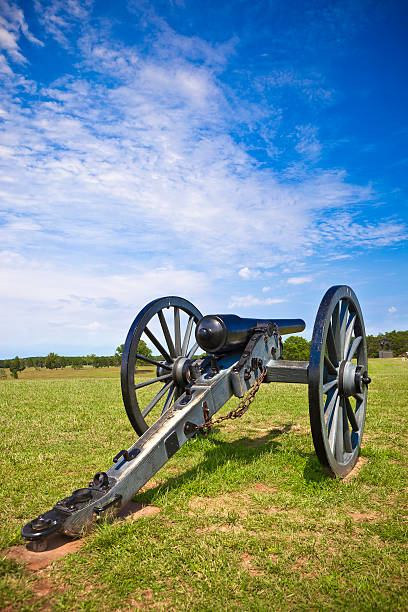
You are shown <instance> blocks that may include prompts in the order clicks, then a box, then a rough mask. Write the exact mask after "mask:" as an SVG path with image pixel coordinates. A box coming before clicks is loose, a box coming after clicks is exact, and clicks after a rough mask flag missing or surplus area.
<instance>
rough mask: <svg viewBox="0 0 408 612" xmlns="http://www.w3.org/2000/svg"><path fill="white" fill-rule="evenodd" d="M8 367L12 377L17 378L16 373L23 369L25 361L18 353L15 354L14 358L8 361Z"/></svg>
mask: <svg viewBox="0 0 408 612" xmlns="http://www.w3.org/2000/svg"><path fill="white" fill-rule="evenodd" d="M9 369H10V372H11V375H12V377H13V378H18V373H19V372H22V371H23V370H25V363H24V361H23V360H22V359H20V358H19V357H18V355H16V356H15V357H14V359H12V360H11V361H10V366H9Z"/></svg>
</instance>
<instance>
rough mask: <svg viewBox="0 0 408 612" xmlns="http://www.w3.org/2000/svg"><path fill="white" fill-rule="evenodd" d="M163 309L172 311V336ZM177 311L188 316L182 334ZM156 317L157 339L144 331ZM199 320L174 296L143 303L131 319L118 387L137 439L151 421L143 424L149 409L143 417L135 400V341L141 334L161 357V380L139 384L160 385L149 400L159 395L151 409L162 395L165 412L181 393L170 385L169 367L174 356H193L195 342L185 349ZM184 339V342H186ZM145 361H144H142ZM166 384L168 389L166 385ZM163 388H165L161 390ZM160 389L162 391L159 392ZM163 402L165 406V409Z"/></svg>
mask: <svg viewBox="0 0 408 612" xmlns="http://www.w3.org/2000/svg"><path fill="white" fill-rule="evenodd" d="M165 309H166V310H167V309H173V321H174V334H172V333H171V331H170V328H169V327H168V325H167V323H166V319H165V318H164V314H163V311H164V310H165ZM180 311H182V312H184V313H185V314H186V315H187V316H188V323H187V327H186V329H185V330H184V334H182V332H181V329H180ZM160 313H161V314H160ZM156 316H157V318H158V319H159V323H160V327H161V330H162V332H163V334H162V337H157V336H159V334H157V333H155V334H153V333H152V332H151V330H150V329H149V328H148V324H149V323H150V322H151V321H152V320H153V319H154V318H155V317H156ZM160 317H162V318H160ZM201 318H202V315H201V313H200V311H199V310H198V309H197V308H196V307H195V306H194V305H193V304H192V303H191V302H189V301H188V300H185V299H184V298H180V297H177V296H169V297H164V298H158V299H156V300H153V301H152V302H150V303H149V304H147V305H146V306H145V307H144V308H143V309H142V310H141V311H140V312H139V314H138V315H137V316H136V318H135V319H134V321H133V323H132V325H131V327H130V329H129V332H128V334H127V337H126V341H125V345H124V349H123V353H122V362H121V387H122V397H123V403H124V405H125V410H126V413H127V415H128V418H129V421H130V423H131V425H132V427H133V429H134V430H135V431H136V433H137V434H138V435H140V436H141V435H142V434H143V433H144V432H145V431H147V430H148V429H149V427H151V425H152V424H153V422H154V421H153V422H151V423H150V424H149V423H148V421H146V417H147V416H148V414H149V412H150V410H149V411H148V413H147V414H145V413H146V408H145V409H144V410H143V409H141V407H140V405H139V401H138V398H137V390H138V389H137V385H136V384H135V365H136V360H137V359H138V358H139V356H138V353H137V348H138V345H139V341H140V340H141V339H143V338H142V335H143V334H145V336H146V337H147V338H148V339H149V340H150V341H151V342H152V343H153V345H154V346H155V347H156V349H157V351H158V352H159V354H160V355H161V356H162V357H163V361H164V362H165V364H166V365H163V369H165V372H166V374H163V376H162V377H158V376H156V377H155V378H154V379H151V380H152V381H153V382H150V383H143V384H142V386H148V384H154V383H155V382H162V383H163V387H162V389H161V390H160V391H159V392H158V393H157V394H156V395H155V396H154V398H153V399H155V398H156V397H157V395H159V394H161V395H160V398H159V399H158V400H157V401H156V402H155V404H154V405H153V407H154V406H155V405H156V404H158V403H159V402H160V401H161V400H162V399H163V398H164V397H165V396H166V400H165V401H164V408H163V411H164V409H166V410H167V409H168V408H169V407H170V406H171V405H172V404H173V403H174V401H175V400H176V399H177V396H178V397H179V396H180V395H181V392H182V391H183V390H182V389H181V388H180V387H179V386H178V385H177V384H176V383H175V382H174V380H173V378H172V369H173V364H174V362H175V360H176V359H177V358H178V357H181V356H182V353H183V351H184V352H185V355H184V356H186V357H193V355H194V354H195V353H196V351H197V349H198V345H197V343H194V344H193V347H190V348H189V342H190V340H191V338H193V339H194V338H195V336H194V331H195V329H194V327H195V325H196V324H197V322H198V321H199V320H200V319H201ZM163 319H164V323H163ZM177 320H178V321H179V332H178V333H177V332H176V329H177ZM156 323H157V321H156ZM166 327H167V330H166ZM163 328H164V329H163ZM146 330H147V331H146ZM167 334H169V335H170V339H169V338H168V337H166V335H167ZM187 336H188V339H187V341H186V338H187ZM163 338H164V340H163ZM154 340H155V341H154ZM145 360H146V361H147V359H146V358H145ZM147 363H148V361H147ZM157 365H158V366H159V365H160V364H159V363H158V364H157ZM167 372H168V375H167ZM169 383H170V386H168V385H169ZM172 385H173V387H174V393H173V396H171V393H172V391H173V388H172ZM135 387H136V389H135ZM165 387H167V388H166V389H165ZM139 388H140V387H139ZM176 388H177V390H176ZM163 389H165V390H164V391H163ZM168 400H169V401H168ZM152 401H153V400H152ZM166 402H167V403H168V405H167V407H166ZM150 403H151V402H150ZM148 407H149V406H147V408H148Z"/></svg>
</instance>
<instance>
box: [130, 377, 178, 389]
mask: <svg viewBox="0 0 408 612" xmlns="http://www.w3.org/2000/svg"><path fill="white" fill-rule="evenodd" d="M169 378H171V374H165V375H164V376H158V377H157V378H151V379H150V380H145V381H143V382H141V383H138V384H137V385H135V389H141V388H142V387H147V386H148V385H153V384H154V383H157V382H160V381H161V380H168V379H169Z"/></svg>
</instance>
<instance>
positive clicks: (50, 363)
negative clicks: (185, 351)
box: [0, 340, 162, 378]
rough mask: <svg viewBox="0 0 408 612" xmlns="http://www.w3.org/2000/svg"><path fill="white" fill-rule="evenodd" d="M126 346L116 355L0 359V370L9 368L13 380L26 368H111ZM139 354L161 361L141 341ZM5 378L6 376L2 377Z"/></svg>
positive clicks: (55, 355) (115, 364) (54, 355)
mask: <svg viewBox="0 0 408 612" xmlns="http://www.w3.org/2000/svg"><path fill="white" fill-rule="evenodd" d="M123 348H124V345H123V344H121V345H120V346H118V347H117V349H116V351H115V354H114V355H107V356H104V355H101V356H99V355H95V354H92V355H86V356H80V357H65V356H63V355H57V354H56V353H49V354H48V355H47V356H46V357H24V358H20V357H18V356H16V357H14V359H0V369H2V370H3V369H4V368H8V369H9V370H10V372H11V375H12V376H13V378H18V373H19V372H22V371H23V370H25V368H37V369H39V368H47V369H48V370H56V369H59V368H66V367H69V366H70V367H71V368H73V369H75V370H80V369H81V368H83V367H84V366H91V367H94V368H103V367H104V368H106V367H110V366H118V365H120V363H121V360H122V353H123ZM137 350H138V353H139V354H140V355H144V356H145V357H148V358H150V359H153V360H155V361H160V360H161V359H162V357H161V356H154V355H152V351H151V350H150V349H149V347H148V346H147V344H146V343H145V342H144V341H143V340H140V342H139V345H138V349H137ZM143 364H145V365H146V362H145V361H143V360H142V359H137V360H136V366H140V365H143ZM0 378H4V376H0Z"/></svg>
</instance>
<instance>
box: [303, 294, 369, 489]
mask: <svg viewBox="0 0 408 612" xmlns="http://www.w3.org/2000/svg"><path fill="white" fill-rule="evenodd" d="M308 379H309V415H310V425H311V429H312V437H313V443H314V447H315V450H316V454H317V456H318V458H319V461H320V463H321V465H322V467H323V469H324V471H325V472H326V473H327V474H329V475H330V476H338V477H340V478H344V476H346V475H347V474H348V473H349V472H350V471H351V470H352V469H353V467H354V466H355V464H356V461H357V459H358V456H359V452H360V446H361V440H362V437H363V431H364V422H365V415H366V406H367V390H368V384H369V383H370V382H371V381H370V378H369V377H368V370H367V343H366V335H365V329H364V321H363V316H362V313H361V308H360V305H359V303H358V300H357V297H356V295H355V294H354V292H353V290H352V289H351V288H350V287H347V286H346V285H340V286H335V287H331V288H330V289H329V290H328V291H327V292H326V294H325V295H324V297H323V299H322V301H321V304H320V307H319V310H318V313H317V316H316V321H315V325H314V329H313V336H312V342H311V349H310V360H309V370H308Z"/></svg>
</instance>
